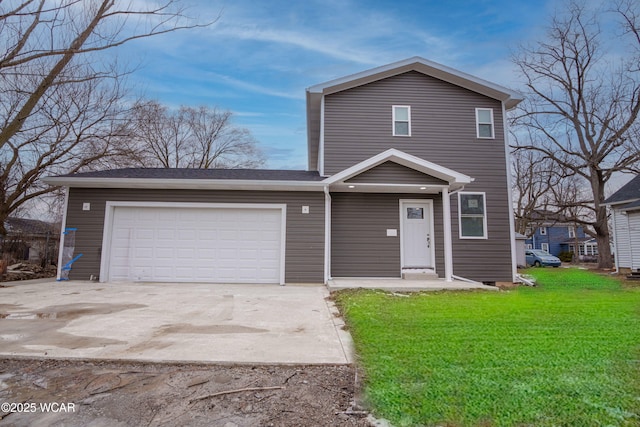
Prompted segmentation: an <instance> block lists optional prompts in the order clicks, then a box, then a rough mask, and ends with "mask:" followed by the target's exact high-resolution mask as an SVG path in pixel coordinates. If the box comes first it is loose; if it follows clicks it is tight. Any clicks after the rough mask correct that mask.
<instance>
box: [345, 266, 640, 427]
mask: <svg viewBox="0 0 640 427" xmlns="http://www.w3.org/2000/svg"><path fill="white" fill-rule="evenodd" d="M528 273H529V274H532V275H534V276H535V277H536V278H537V279H538V283H539V285H538V286H537V287H535V288H529V287H520V288H517V289H515V290H511V291H505V292H439V293H421V294H413V295H410V296H409V297H403V296H394V295H391V294H386V293H383V292H377V291H355V292H354V291H351V292H349V291H345V292H341V293H338V294H337V295H336V301H337V303H338V306H339V307H340V309H341V310H342V312H343V314H344V315H345V318H346V321H347V324H348V326H349V328H350V332H351V334H352V336H353V338H354V341H355V345H356V351H357V353H358V356H359V358H360V364H361V366H362V367H363V370H364V374H365V398H366V399H367V401H368V403H369V404H370V405H371V407H372V408H373V412H374V414H376V415H377V416H380V417H384V418H387V419H389V420H390V421H391V422H392V423H393V424H394V425H396V426H485V427H487V426H580V427H585V426H638V425H640V372H639V371H640V364H639V361H638V359H639V357H640V289H623V288H622V287H621V286H620V284H619V282H618V281H616V280H614V279H610V278H607V277H602V276H599V275H596V274H593V273H589V272H586V271H581V270H574V269H532V270H529V271H528Z"/></svg>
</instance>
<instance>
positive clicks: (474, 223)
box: [458, 193, 487, 239]
mask: <svg viewBox="0 0 640 427" xmlns="http://www.w3.org/2000/svg"><path fill="white" fill-rule="evenodd" d="M458 207H459V209H458V216H459V218H458V219H459V224H460V238H461V239H486V238H487V212H486V203H485V193H458Z"/></svg>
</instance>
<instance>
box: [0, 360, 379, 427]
mask: <svg viewBox="0 0 640 427" xmlns="http://www.w3.org/2000/svg"><path fill="white" fill-rule="evenodd" d="M356 382H357V374H356V368H354V367H353V366H350V365H320V366H319V365H313V366H282V365H277V366H271V365H268V366H265V365H256V366H250V365H246V366H245V365H242V366H237V365H234V366H225V365H206V364H169V363H143V362H117V361H84V360H82V361H75V360H52V359H46V360H40V359H39V360H33V359H20V358H16V359H0V402H1V403H2V409H3V410H2V411H0V417H2V418H0V425H11V426H39V425H41V426H52V425H58V426H63V425H64V426H92V427H98V426H142V425H145V426H146V425H150V426H176V425H180V426H213V427H216V426H222V427H234V426H370V425H371V424H370V423H369V421H367V419H366V415H367V414H366V412H364V411H362V409H361V408H359V407H358V406H357V405H355V400H356V393H357V388H358V386H357V385H356ZM7 404H10V405H13V407H9V408H7V407H6V405H7ZM5 409H9V410H10V412H9V413H7V411H6V410H5ZM11 410H13V411H15V412H11Z"/></svg>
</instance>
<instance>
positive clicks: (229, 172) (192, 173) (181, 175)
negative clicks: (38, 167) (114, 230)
mask: <svg viewBox="0 0 640 427" xmlns="http://www.w3.org/2000/svg"><path fill="white" fill-rule="evenodd" d="M62 176H64V177H72V178H131V179H137V178H140V179H237V180H257V181H322V180H323V179H324V178H323V177H321V176H320V174H319V173H318V172H316V171H303V170H281V169H187V168H180V169H173V168H127V169H113V170H104V171H96V172H81V173H75V174H69V175H62Z"/></svg>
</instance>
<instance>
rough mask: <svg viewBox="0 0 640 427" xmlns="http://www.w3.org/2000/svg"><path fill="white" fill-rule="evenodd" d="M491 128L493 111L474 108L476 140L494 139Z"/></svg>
mask: <svg viewBox="0 0 640 427" xmlns="http://www.w3.org/2000/svg"><path fill="white" fill-rule="evenodd" d="M493 127H494V126H493V109H492V108H476V133H477V136H478V138H489V139H493V138H495V133H494V129H493Z"/></svg>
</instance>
